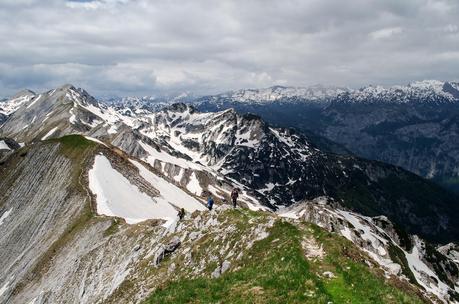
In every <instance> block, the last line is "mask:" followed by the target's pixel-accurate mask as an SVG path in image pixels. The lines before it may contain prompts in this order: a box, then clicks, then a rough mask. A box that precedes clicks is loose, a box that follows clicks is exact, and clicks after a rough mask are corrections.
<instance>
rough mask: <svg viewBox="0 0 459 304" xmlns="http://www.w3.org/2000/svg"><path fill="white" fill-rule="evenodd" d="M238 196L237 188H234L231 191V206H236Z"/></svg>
mask: <svg viewBox="0 0 459 304" xmlns="http://www.w3.org/2000/svg"><path fill="white" fill-rule="evenodd" d="M238 197H239V189H237V188H234V189H233V191H231V200H232V201H233V208H236V206H237V198H238Z"/></svg>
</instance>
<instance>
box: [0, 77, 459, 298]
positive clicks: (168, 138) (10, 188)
mask: <svg viewBox="0 0 459 304" xmlns="http://www.w3.org/2000/svg"><path fill="white" fill-rule="evenodd" d="M451 86H452V85H451ZM281 89H282V88H277V89H276V90H281ZM453 89H454V87H453ZM443 90H444V86H443ZM320 92H321V93H320V94H319V93H317V94H315V95H314V94H313V93H312V91H305V92H304V94H309V95H311V94H313V95H314V96H316V97H317V98H319V96H325V97H326V98H327V99H328V98H336V97H337V96H342V94H350V93H349V92H348V91H346V90H345V89H335V90H334V91H333V90H329V89H325V88H321V89H320ZM333 92H337V94H335V93H333ZM448 92H450V93H448V94H453V93H451V92H453V91H448ZM289 94H291V96H293V95H292V94H294V93H292V92H290V93H289ZM445 94H446V93H445ZM309 95H308V96H309ZM453 95H454V94H453ZM250 96H252V95H250ZM289 96H290V95H289ZM325 97H324V98H325ZM445 102H446V100H445ZM448 102H452V101H449V100H448ZM1 108H2V109H3V110H2V111H3V112H2V113H3V115H4V116H3V117H4V121H3V123H2V125H1V127H0V177H1V178H0V193H2V196H1V197H0V231H1V232H2V233H1V234H0V245H1V248H7V250H5V249H2V250H1V251H0V264H1V267H0V303H35V304H39V303H40V304H41V303H190V302H192V303H266V302H286V303H329V302H332V303H348V302H353V303H442V302H443V303H456V302H459V294H458V290H459V283H458V282H459V267H458V265H459V264H458V258H457V257H458V255H459V254H458V252H459V249H458V248H457V241H458V239H459V220H458V219H457V217H456V214H458V211H459V210H458V209H459V200H458V198H457V196H456V195H454V194H452V193H449V192H447V191H444V190H443V189H442V188H441V187H439V186H438V185H436V184H435V183H433V182H432V181H429V180H426V179H424V178H422V177H420V176H417V175H415V174H413V173H411V172H409V171H405V170H404V169H402V168H400V167H396V166H393V165H388V164H384V163H381V162H378V161H375V160H366V159H363V158H359V157H356V156H352V155H350V154H346V155H339V154H335V153H332V152H330V151H329V150H327V149H324V148H323V142H317V138H316V137H315V136H309V135H307V134H304V133H303V132H299V131H296V130H293V129H285V128H279V127H275V126H273V125H271V124H270V123H268V122H266V121H264V120H263V119H262V118H260V117H259V116H256V115H253V114H239V113H238V112H237V111H235V110H233V109H225V110H222V111H204V112H201V111H199V110H198V109H197V108H196V107H194V106H191V105H189V104H184V103H175V104H167V106H166V107H165V108H163V109H161V110H155V109H152V108H142V109H139V110H136V109H137V108H138V106H137V105H136V104H130V105H129V106H126V107H125V106H124V105H123V104H122V103H116V104H108V103H107V102H102V101H99V100H97V99H96V98H94V97H92V96H91V95H90V94H89V93H87V92H86V91H85V90H83V89H79V88H75V87H74V86H72V85H65V86H62V87H60V88H57V89H53V90H50V91H47V92H43V93H34V92H31V91H24V92H20V93H18V94H17V95H16V96H14V97H12V98H11V99H8V100H5V101H2V102H1ZM5 109H6V110H5ZM235 188H236V189H238V190H239V197H238V199H237V204H238V206H237V208H236V209H233V208H232V207H230V206H231V204H230V201H231V197H230V193H231V191H232V190H233V189H235ZM209 196H211V197H213V199H214V201H215V205H214V209H213V210H208V209H207V208H206V201H207V199H208V197H209ZM182 208H183V210H184V211H185V215H184V217H183V218H182V219H179V217H178V215H177V214H178V211H179V210H181V209H182Z"/></svg>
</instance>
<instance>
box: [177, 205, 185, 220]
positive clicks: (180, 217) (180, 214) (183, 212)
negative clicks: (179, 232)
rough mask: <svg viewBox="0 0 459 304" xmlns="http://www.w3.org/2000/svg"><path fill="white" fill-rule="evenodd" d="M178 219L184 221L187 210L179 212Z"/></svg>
mask: <svg viewBox="0 0 459 304" xmlns="http://www.w3.org/2000/svg"><path fill="white" fill-rule="evenodd" d="M177 215H178V217H179V219H180V220H183V218H184V217H185V209H183V208H182V209H180V210H179V212H178V214H177Z"/></svg>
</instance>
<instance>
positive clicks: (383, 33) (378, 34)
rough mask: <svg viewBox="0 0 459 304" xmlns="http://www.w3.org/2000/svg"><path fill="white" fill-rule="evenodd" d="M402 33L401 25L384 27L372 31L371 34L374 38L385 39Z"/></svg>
mask: <svg viewBox="0 0 459 304" xmlns="http://www.w3.org/2000/svg"><path fill="white" fill-rule="evenodd" d="M400 33H402V28H401V27H389V28H383V29H380V30H377V31H374V32H371V33H370V36H371V38H373V39H385V38H390V37H392V36H394V35H397V34H400Z"/></svg>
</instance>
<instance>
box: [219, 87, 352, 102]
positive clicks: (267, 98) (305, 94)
mask: <svg viewBox="0 0 459 304" xmlns="http://www.w3.org/2000/svg"><path fill="white" fill-rule="evenodd" d="M349 91H350V89H348V88H340V87H325V86H322V85H314V86H310V87H306V88H302V87H284V86H273V87H269V88H265V89H246V90H238V91H234V92H229V93H224V94H220V95H216V96H212V97H213V99H214V100H215V101H217V100H219V99H224V100H228V101H233V102H242V103H269V102H285V101H327V100H330V99H332V98H335V97H337V96H338V95H339V94H342V93H345V92H349Z"/></svg>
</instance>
